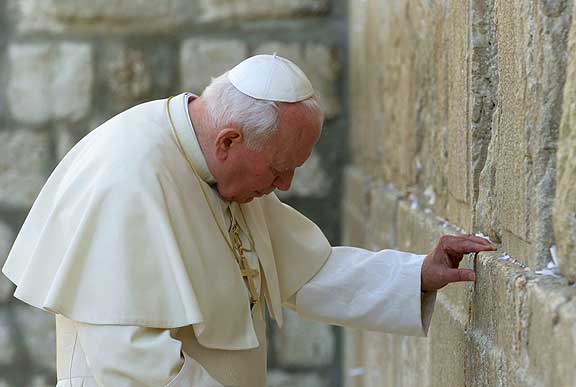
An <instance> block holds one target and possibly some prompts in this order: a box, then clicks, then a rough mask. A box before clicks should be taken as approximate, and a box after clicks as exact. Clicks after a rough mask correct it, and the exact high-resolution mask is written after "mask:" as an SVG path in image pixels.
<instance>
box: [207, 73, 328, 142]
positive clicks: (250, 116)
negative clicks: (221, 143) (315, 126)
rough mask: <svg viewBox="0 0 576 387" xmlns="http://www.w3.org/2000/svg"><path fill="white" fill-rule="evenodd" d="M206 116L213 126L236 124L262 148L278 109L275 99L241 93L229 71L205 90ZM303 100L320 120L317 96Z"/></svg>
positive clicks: (247, 137) (275, 127) (250, 140)
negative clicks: (270, 99)
mask: <svg viewBox="0 0 576 387" xmlns="http://www.w3.org/2000/svg"><path fill="white" fill-rule="evenodd" d="M202 99H203V100H204V103H205V104H206V108H207V112H206V115H207V117H206V118H207V119H208V120H209V122H210V124H211V125H212V127H213V128H224V127H226V126H229V125H234V126H236V127H237V128H238V129H239V130H241V131H242V134H243V136H244V140H245V141H246V146H248V148H250V149H252V150H260V149H261V148H262V146H263V145H264V144H265V143H266V141H267V140H269V139H270V138H271V137H272V135H273V134H274V133H275V132H276V129H278V108H279V106H280V104H279V103H278V102H275V101H266V100H261V99H256V98H252V97H250V96H248V95H246V94H244V93H242V92H240V91H239V90H238V89H236V87H234V85H233V84H232V83H231V82H230V80H229V79H228V73H227V72H226V73H224V74H222V75H220V76H219V77H217V78H213V79H212V82H211V83H210V85H208V86H207V87H206V88H205V89H204V91H203V92H202ZM297 103H301V104H302V105H303V106H305V107H306V108H307V109H309V110H310V111H311V112H313V113H314V114H315V115H316V116H317V117H319V119H320V120H322V119H323V114H322V109H321V107H320V104H319V103H318V100H317V98H316V97H315V96H312V97H310V98H308V99H306V100H304V101H301V102H297Z"/></svg>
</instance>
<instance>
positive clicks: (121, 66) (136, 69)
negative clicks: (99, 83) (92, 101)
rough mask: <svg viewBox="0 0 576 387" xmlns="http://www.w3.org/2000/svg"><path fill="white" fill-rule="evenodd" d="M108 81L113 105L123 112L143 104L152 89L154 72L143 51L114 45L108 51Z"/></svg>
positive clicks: (106, 61)
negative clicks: (140, 103)
mask: <svg viewBox="0 0 576 387" xmlns="http://www.w3.org/2000/svg"><path fill="white" fill-rule="evenodd" d="M105 63H106V73H107V76H106V81H107V83H108V88H109V89H110V93H111V96H112V101H111V103H112V104H114V107H115V109H116V110H117V111H122V110H124V109H127V108H128V107H131V106H133V105H136V104H137V103H139V102H142V101H143V100H144V99H145V98H146V97H147V96H148V95H149V93H150V89H151V87H152V70H151V68H150V64H149V63H148V61H147V58H146V57H145V54H144V53H143V52H142V51H141V50H137V49H134V48H130V47H126V46H124V45H113V46H111V47H109V48H108V50H107V51H106V60H105Z"/></svg>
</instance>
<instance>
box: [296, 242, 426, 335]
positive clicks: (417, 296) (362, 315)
mask: <svg viewBox="0 0 576 387" xmlns="http://www.w3.org/2000/svg"><path fill="white" fill-rule="evenodd" d="M424 257H425V256H424V255H416V254H410V253H405V252H401V251H396V250H381V251H377V252H373V251H369V250H365V249H361V248H356V247H333V248H332V252H331V254H330V257H329V258H328V260H327V261H326V264H325V265H324V266H323V267H322V269H321V270H320V271H319V272H318V273H317V274H316V275H315V276H314V277H313V278H312V279H311V280H310V281H309V282H308V283H307V284H306V285H304V286H303V287H302V289H300V290H299V291H298V293H297V294H296V297H295V303H292V304H291V305H289V306H291V307H292V308H293V309H295V310H296V312H298V313H299V314H300V315H302V317H304V318H308V319H312V320H316V321H321V322H324V323H328V324H334V325H341V326H346V327H350V328H356V329H365V330H369V331H379V332H386V333H394V334H401V335H408V336H426V335H427V333H428V328H429V325H430V319H431V316H432V313H433V310H434V302H435V298H436V292H429V293H422V292H421V290H420V275H421V268H422V262H423V260H424Z"/></svg>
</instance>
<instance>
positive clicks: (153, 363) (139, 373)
mask: <svg viewBox="0 0 576 387" xmlns="http://www.w3.org/2000/svg"><path fill="white" fill-rule="evenodd" d="M74 325H75V328H76V331H77V332H78V338H79V342H80V345H81V346H82V350H83V353H84V356H85V357H86V363H87V364H88V367H89V368H90V371H91V373H92V375H91V376H92V377H93V378H94V379H95V380H96V382H97V384H98V385H99V386H102V387H107V386H114V387H150V386H166V387H189V386H206V387H208V386H209V387H219V386H222V385H221V384H220V383H219V382H218V381H216V380H215V379H214V378H212V376H210V374H209V373H208V372H207V371H206V370H205V369H204V367H202V365H201V364H200V363H198V362H197V361H196V360H194V359H193V358H191V357H190V356H189V355H188V354H187V353H186V352H182V342H181V341H179V340H177V339H175V338H173V337H172V336H171V330H169V329H161V328H147V327H139V326H129V325H97V324H86V323H79V322H75V324H74Z"/></svg>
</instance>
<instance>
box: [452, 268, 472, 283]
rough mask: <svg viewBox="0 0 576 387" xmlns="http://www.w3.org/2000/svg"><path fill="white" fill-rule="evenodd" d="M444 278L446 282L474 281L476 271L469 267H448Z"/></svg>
mask: <svg viewBox="0 0 576 387" xmlns="http://www.w3.org/2000/svg"><path fill="white" fill-rule="evenodd" d="M445 278H446V281H448V283H450V282H461V281H474V280H475V279H476V273H474V270H471V269H448V270H447V272H446V277H445Z"/></svg>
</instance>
